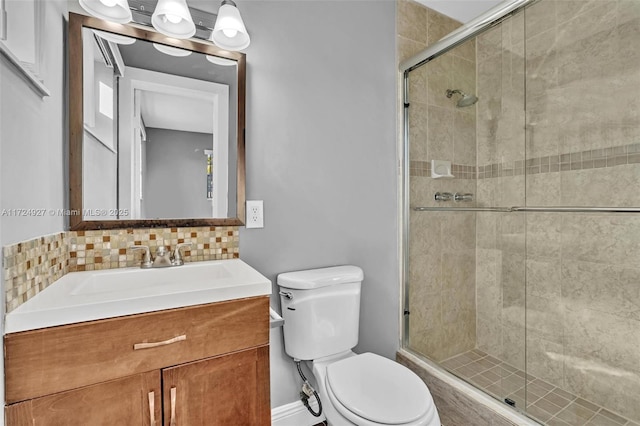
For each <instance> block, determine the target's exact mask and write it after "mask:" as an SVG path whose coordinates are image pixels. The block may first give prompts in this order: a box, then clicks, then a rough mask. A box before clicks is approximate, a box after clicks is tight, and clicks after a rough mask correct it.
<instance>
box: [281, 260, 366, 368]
mask: <svg viewBox="0 0 640 426" xmlns="http://www.w3.org/2000/svg"><path fill="white" fill-rule="evenodd" d="M363 276H364V274H363V272H362V269H360V268H359V267H357V266H334V267H331V268H321V269H311V270H307V271H297V272H287V273H284V274H280V275H278V281H277V282H278V286H279V287H280V302H281V305H282V317H283V318H284V326H283V329H284V348H285V351H286V352H287V354H288V355H289V356H290V357H292V358H295V359H300V360H314V359H318V358H322V357H325V356H329V355H334V354H338V353H340V352H344V351H347V350H349V349H351V348H353V347H354V346H356V345H357V344H358V327H359V322H360V286H361V283H362V278H363Z"/></svg>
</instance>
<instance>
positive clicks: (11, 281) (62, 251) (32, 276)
mask: <svg viewBox="0 0 640 426" xmlns="http://www.w3.org/2000/svg"><path fill="white" fill-rule="evenodd" d="M66 234H67V233H64V232H61V233H58V234H53V235H47V236H44V237H39V238H35V239H33V240H29V241H23V242H21V243H18V244H13V245H10V246H5V247H4V249H3V251H2V262H3V266H4V285H5V292H6V312H10V311H12V310H14V309H15V308H17V307H18V306H20V305H21V304H23V303H24V302H26V301H27V300H29V299H30V298H32V297H33V296H35V295H36V294H38V293H39V292H40V291H42V290H44V289H45V288H47V287H48V286H49V285H50V284H51V283H53V282H54V281H56V280H58V279H60V278H62V277H63V276H64V275H65V274H66V273H67V265H68V250H67V239H66Z"/></svg>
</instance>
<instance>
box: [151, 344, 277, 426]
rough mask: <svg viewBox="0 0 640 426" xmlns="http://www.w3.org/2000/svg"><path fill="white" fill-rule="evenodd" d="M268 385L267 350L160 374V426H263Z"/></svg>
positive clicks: (267, 414)
mask: <svg viewBox="0 0 640 426" xmlns="http://www.w3.org/2000/svg"><path fill="white" fill-rule="evenodd" d="M268 382H269V347H268V346H261V347H259V348H254V349H250V350H245V351H242V352H236V353H234V354H230V355H224V356H220V357H216V358H212V359H208V360H203V361H196V362H192V363H189V364H185V365H179V366H177V367H172V368H167V369H164V370H162V388H163V398H164V403H163V406H164V425H165V426H171V419H172V418H174V417H175V419H176V420H177V422H176V425H207V426H236V425H237V426H246V425H268V424H270V422H271V408H270V403H269V394H268V392H262V391H261V389H265V388H268ZM211 395H215V396H216V397H215V398H211ZM172 408H173V410H172ZM172 411H173V412H172ZM172 414H173V416H172Z"/></svg>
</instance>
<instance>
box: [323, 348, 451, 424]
mask: <svg viewBox="0 0 640 426" xmlns="http://www.w3.org/2000/svg"><path fill="white" fill-rule="evenodd" d="M325 381H326V388H327V389H326V393H327V396H328V397H329V399H330V400H331V402H332V404H333V405H334V407H335V408H336V410H337V411H338V412H339V413H340V414H342V415H343V416H344V417H345V418H347V419H348V420H349V421H351V422H353V423H355V424H357V425H359V426H378V425H402V426H414V425H415V426H417V425H429V424H432V421H433V420H434V416H436V417H437V414H436V409H435V405H434V403H433V399H432V397H431V394H430V392H429V390H428V388H427V387H426V385H425V384H424V383H423V382H422V380H421V379H420V378H419V377H418V376H417V375H416V374H414V373H413V372H412V371H411V370H409V369H408V368H406V367H404V366H402V365H400V364H398V363H396V362H394V361H391V360H389V359H387V358H384V357H381V356H378V355H375V354H371V353H365V354H361V355H356V356H353V357H349V358H345V359H343V360H340V361H337V362H334V363H331V364H329V365H328V366H327V373H326V379H325ZM437 424H439V422H437Z"/></svg>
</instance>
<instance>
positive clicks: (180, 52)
mask: <svg viewBox="0 0 640 426" xmlns="http://www.w3.org/2000/svg"><path fill="white" fill-rule="evenodd" d="M153 47H155V48H156V50H158V51H160V52H162V53H164V54H166V55H171V56H189V55H191V51H190V50H185V49H178V48H177V47H171V46H166V45H164V44H157V43H153Z"/></svg>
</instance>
